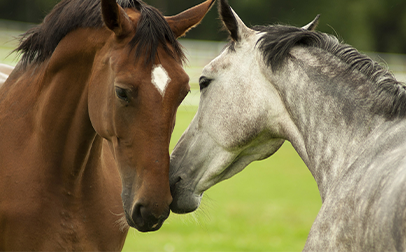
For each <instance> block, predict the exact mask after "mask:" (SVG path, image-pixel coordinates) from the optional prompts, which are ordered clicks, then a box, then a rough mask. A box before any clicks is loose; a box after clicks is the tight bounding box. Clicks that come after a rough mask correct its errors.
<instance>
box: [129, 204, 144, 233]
mask: <svg viewBox="0 0 406 252" xmlns="http://www.w3.org/2000/svg"><path fill="white" fill-rule="evenodd" d="M143 209H144V206H143V205H142V204H140V203H137V204H135V206H134V210H133V215H132V219H133V221H134V223H135V225H136V226H138V227H144V226H145V220H144V217H143V216H142V212H143Z"/></svg>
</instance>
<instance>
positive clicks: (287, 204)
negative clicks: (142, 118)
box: [0, 29, 321, 252]
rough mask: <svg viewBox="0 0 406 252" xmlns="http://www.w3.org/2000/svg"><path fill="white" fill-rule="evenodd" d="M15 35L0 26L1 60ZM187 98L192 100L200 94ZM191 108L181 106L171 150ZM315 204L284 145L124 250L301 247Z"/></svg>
mask: <svg viewBox="0 0 406 252" xmlns="http://www.w3.org/2000/svg"><path fill="white" fill-rule="evenodd" d="M19 33H21V32H14V31H4V30H1V29H0V62H3V63H8V64H11V65H15V64H16V63H17V62H16V61H15V55H11V56H9V57H7V58H5V57H6V56H7V55H8V54H9V53H10V52H11V51H12V50H13V49H14V47H15V45H16V41H15V40H14V41H13V40H12V36H16V35H18V34H19ZM192 53H193V52H189V55H190V54H192ZM189 65H190V68H189V69H191V68H192V67H193V68H194V69H196V68H197V67H201V66H196V65H194V64H193V62H189ZM187 71H189V70H188V69H187ZM191 81H192V82H196V81H197V79H192V80H191ZM189 96H191V97H192V98H193V99H195V98H196V97H198V96H199V92H198V91H193V92H192V94H190V95H189ZM193 99H192V100H193ZM186 104H189V105H190V104H196V102H190V101H187V102H186ZM196 109H197V107H196V106H181V107H180V109H179V112H178V116H177V125H176V128H175V131H174V134H173V137H172V142H171V149H172V148H173V147H174V145H175V144H176V142H177V140H178V139H179V138H180V136H181V134H182V132H183V131H184V130H185V129H186V127H187V126H188V124H189V123H190V121H191V120H192V118H193V116H194V114H195V113H196ZM320 206H321V201H320V197H319V194H318V190H317V186H316V184H315V182H314V179H313V177H312V176H311V174H310V172H309V171H308V170H307V168H306V166H305V165H304V164H303V162H302V161H301V159H300V158H299V157H298V155H297V154H296V152H295V151H294V150H293V148H292V146H291V145H290V144H289V143H285V144H284V146H283V147H282V148H281V149H280V150H279V151H278V152H277V153H276V154H275V155H273V156H272V157H271V158H269V159H267V160H264V161H260V162H255V163H253V164H251V165H249V166H248V167H247V168H246V169H245V170H244V171H243V172H242V173H240V174H238V175H236V176H235V177H233V178H232V179H230V180H228V181H224V182H222V183H220V184H218V185H216V186H214V187H213V188H212V189H210V190H208V191H207V192H206V193H205V196H204V198H203V202H202V206H201V207H200V209H199V210H198V211H197V212H196V213H193V214H188V215H176V214H171V216H170V217H169V219H168V220H167V221H166V223H165V224H164V226H163V227H162V228H161V229H160V230H159V231H157V232H154V233H146V234H144V233H140V232H138V231H136V230H135V229H131V230H130V232H129V234H128V238H127V242H126V244H125V247H124V251H162V252H173V251H181V252H189V251H301V250H302V248H303V246H304V244H305V241H306V237H307V234H308V232H309V230H310V227H311V225H312V222H313V221H314V219H315V217H316V215H317V212H318V210H319V208H320Z"/></svg>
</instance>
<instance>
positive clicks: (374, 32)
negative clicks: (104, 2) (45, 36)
mask: <svg viewBox="0 0 406 252" xmlns="http://www.w3.org/2000/svg"><path fill="white" fill-rule="evenodd" d="M57 2H59V1H58V0H0V19H10V20H17V21H24V22H32V23H39V22H41V21H42V19H43V18H44V17H45V15H46V14H47V13H48V12H49V11H50V10H51V9H52V7H53V6H54V5H55V4H56V3H57ZM144 2H146V3H148V4H150V5H153V6H155V7H157V8H158V9H159V10H161V11H162V12H163V13H164V14H165V15H174V14H177V13H179V12H181V11H183V10H185V9H186V8H189V7H192V6H194V5H196V4H198V3H201V2H203V0H144ZM229 3H230V5H231V6H232V7H233V8H234V10H235V11H236V12H237V13H238V14H239V15H240V17H241V18H242V19H243V20H244V22H245V23H246V24H247V25H248V26H251V25H267V24H276V23H279V24H289V25H294V26H303V25H305V24H307V23H308V22H310V21H311V20H312V19H313V18H314V17H315V16H316V15H317V14H321V19H320V23H319V27H318V30H320V31H322V32H327V33H330V34H334V35H336V36H338V37H339V38H340V39H342V40H343V41H344V42H346V43H348V44H351V45H353V46H355V47H356V48H358V49H359V50H362V51H378V52H392V53H406V0H339V1H326V0H307V1H306V0H229ZM220 28H221V23H220V21H219V19H218V15H217V7H216V6H215V7H213V9H212V10H211V12H210V13H209V14H208V15H207V16H206V18H205V19H204V21H203V23H202V24H201V25H200V26H199V27H198V28H196V29H194V30H192V31H191V32H189V33H188V36H187V37H188V38H193V39H204V40H225V39H226V37H227V34H226V33H225V32H219V30H220Z"/></svg>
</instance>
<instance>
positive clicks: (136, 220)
mask: <svg viewBox="0 0 406 252" xmlns="http://www.w3.org/2000/svg"><path fill="white" fill-rule="evenodd" d="M157 208H159V207H158V204H157V203H155V204H154V205H153V206H152V207H147V206H146V205H144V204H142V203H141V202H137V203H135V205H134V208H133V211H132V214H131V219H130V220H129V221H128V222H129V224H130V225H131V224H133V225H131V226H133V227H135V228H136V229H137V230H138V231H141V232H149V231H156V230H158V229H160V228H161V226H162V224H163V223H164V221H165V220H166V219H167V218H168V217H169V213H170V210H169V205H168V206H167V207H165V208H164V209H163V210H161V211H156V210H157ZM154 210H155V211H154ZM128 217H129V216H127V218H128Z"/></svg>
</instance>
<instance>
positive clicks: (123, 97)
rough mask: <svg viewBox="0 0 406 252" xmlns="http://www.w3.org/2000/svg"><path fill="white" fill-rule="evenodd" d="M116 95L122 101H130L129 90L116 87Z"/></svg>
mask: <svg viewBox="0 0 406 252" xmlns="http://www.w3.org/2000/svg"><path fill="white" fill-rule="evenodd" d="M116 95H117V97H118V98H119V99H120V100H123V101H125V102H128V101H129V99H128V93H127V90H126V89H124V88H120V87H116Z"/></svg>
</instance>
